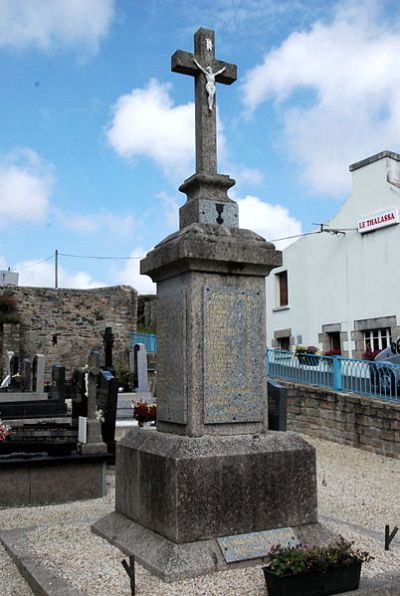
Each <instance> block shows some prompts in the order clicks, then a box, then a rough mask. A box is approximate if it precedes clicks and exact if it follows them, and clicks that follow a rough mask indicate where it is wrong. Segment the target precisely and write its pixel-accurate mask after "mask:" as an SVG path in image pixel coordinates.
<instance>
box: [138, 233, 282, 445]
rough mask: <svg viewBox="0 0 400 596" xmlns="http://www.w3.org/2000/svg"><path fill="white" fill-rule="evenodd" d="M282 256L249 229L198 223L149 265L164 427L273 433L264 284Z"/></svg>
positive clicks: (145, 268) (161, 248)
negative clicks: (153, 283)
mask: <svg viewBox="0 0 400 596" xmlns="http://www.w3.org/2000/svg"><path fill="white" fill-rule="evenodd" d="M280 262H281V253H280V252H279V251H276V250H275V247H274V246H273V245H272V244H270V243H268V242H266V241H265V240H264V239H263V238H262V237H261V236H258V235H257V234H255V233H254V232H250V231H249V230H241V229H237V228H227V227H225V226H218V225H212V224H203V225H201V224H198V223H195V224H191V225H190V226H187V227H186V228H184V229H183V230H180V231H179V232H177V233H176V234H173V235H172V236H170V237H168V238H167V239H166V240H165V241H164V242H162V243H161V244H159V245H158V246H156V247H155V249H154V250H153V251H151V252H150V253H149V254H148V255H147V257H146V258H145V259H144V260H143V261H141V272H142V273H146V274H147V275H150V276H151V277H152V279H153V281H156V282H157V295H158V353H157V404H158V414H157V419H158V420H157V428H158V429H159V430H161V431H164V432H172V433H177V434H187V435H190V436H200V435H202V434H204V433H207V434H214V435H216V434H220V435H227V434H235V433H236V434H246V433H253V432H255V433H257V432H261V431H262V430H263V429H264V428H266V423H265V416H266V407H265V404H266V386H265V383H266V381H265V368H264V366H263V361H264V349H263V346H265V282H264V278H265V276H266V275H268V274H269V272H270V270H271V269H272V268H273V267H275V266H277V265H279V264H280Z"/></svg>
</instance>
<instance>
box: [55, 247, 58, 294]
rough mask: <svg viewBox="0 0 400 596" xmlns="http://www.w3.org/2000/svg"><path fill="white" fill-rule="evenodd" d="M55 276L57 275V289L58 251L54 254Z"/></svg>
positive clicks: (56, 283) (56, 282)
mask: <svg viewBox="0 0 400 596" xmlns="http://www.w3.org/2000/svg"><path fill="white" fill-rule="evenodd" d="M54 269H55V270H54V275H55V286H54V287H55V288H58V250H57V249H56V250H55V254H54Z"/></svg>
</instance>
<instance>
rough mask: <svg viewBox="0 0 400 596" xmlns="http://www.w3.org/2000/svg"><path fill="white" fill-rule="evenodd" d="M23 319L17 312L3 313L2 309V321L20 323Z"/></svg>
mask: <svg viewBox="0 0 400 596" xmlns="http://www.w3.org/2000/svg"><path fill="white" fill-rule="evenodd" d="M20 322H21V319H20V317H19V315H17V314H16V313H3V312H1V311H0V323H14V324H17V323H20Z"/></svg>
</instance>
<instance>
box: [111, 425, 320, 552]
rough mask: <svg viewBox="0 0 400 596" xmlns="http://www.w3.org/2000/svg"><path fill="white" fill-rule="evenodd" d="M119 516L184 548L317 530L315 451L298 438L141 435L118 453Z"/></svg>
mask: <svg viewBox="0 0 400 596" xmlns="http://www.w3.org/2000/svg"><path fill="white" fill-rule="evenodd" d="M150 470H151V473H149V472H150ZM116 510H117V511H118V512H119V513H121V514H123V515H125V516H126V517H128V518H129V519H131V520H133V521H135V522H137V523H140V524H141V525H142V526H144V527H146V528H147V529H149V530H152V531H154V532H157V533H158V534H161V535H162V536H165V537H166V538H168V539H170V540H172V541H173V542H176V543H183V542H194V541H196V540H205V539H208V538H212V537H216V536H227V535H231V534H241V533H247V532H256V531H259V530H266V529H271V528H277V527H287V526H301V525H304V524H312V523H316V522H317V488H316V476H315V450H314V448H313V447H311V446H310V445H309V444H308V443H306V442H305V441H304V440H303V439H301V438H300V437H299V436H297V435H295V434H292V433H274V432H268V433H263V434H260V435H241V436H237V435H236V436H231V437H229V436H225V437H211V436H204V437H200V438H189V437H178V436H177V435H170V434H167V433H160V432H144V431H142V430H141V429H139V428H136V429H133V430H132V431H130V432H129V433H128V434H127V435H125V437H124V438H123V439H121V441H120V442H119V444H118V447H117V473H116Z"/></svg>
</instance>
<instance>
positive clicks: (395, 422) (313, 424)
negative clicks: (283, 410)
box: [279, 380, 400, 458]
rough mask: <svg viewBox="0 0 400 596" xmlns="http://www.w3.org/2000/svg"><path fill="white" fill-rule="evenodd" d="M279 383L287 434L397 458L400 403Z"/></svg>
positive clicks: (399, 437) (399, 453)
mask: <svg viewBox="0 0 400 596" xmlns="http://www.w3.org/2000/svg"><path fill="white" fill-rule="evenodd" d="M279 383H280V384H281V385H283V386H284V387H286V388H287V389H288V396H287V404H288V430H293V431H295V432H300V433H304V434H308V435H310V436H313V437H319V438H320V439H326V440H328V441H334V442H335V443H341V444H344V445H350V446H352V447H358V448H361V449H366V450H367V451H373V452H375V453H379V454H381V455H386V456H389V457H396V458H400V403H395V402H388V401H383V400H380V399H374V398H370V397H364V396H362V395H356V394H354V393H351V394H349V393H336V392H334V391H331V390H329V389H324V388H321V387H311V386H306V385H298V384H294V383H287V382H284V381H281V380H279Z"/></svg>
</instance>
